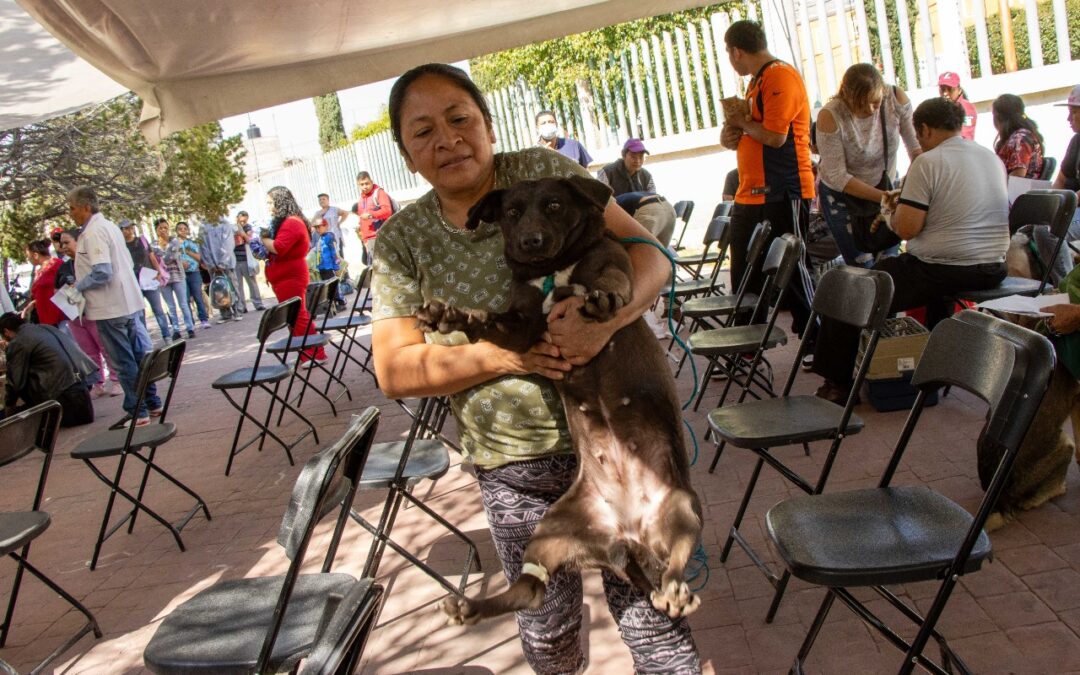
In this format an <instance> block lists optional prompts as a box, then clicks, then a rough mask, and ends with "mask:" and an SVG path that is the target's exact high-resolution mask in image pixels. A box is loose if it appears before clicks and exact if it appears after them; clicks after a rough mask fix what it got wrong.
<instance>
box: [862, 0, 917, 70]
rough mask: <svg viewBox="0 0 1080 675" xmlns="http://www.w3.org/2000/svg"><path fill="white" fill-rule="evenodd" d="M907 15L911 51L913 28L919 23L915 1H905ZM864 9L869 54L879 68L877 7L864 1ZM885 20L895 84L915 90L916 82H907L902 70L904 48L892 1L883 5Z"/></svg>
mask: <svg viewBox="0 0 1080 675" xmlns="http://www.w3.org/2000/svg"><path fill="white" fill-rule="evenodd" d="M906 2H907V4H906V7H907V15H908V27H909V28H911V37H912V50H913V51H914V50H915V49H916V46H915V44H914V36H915V26H916V25H918V21H919V5H918V2H917V0H906ZM864 7H865V8H866V24H867V30H869V32H870V53H871V54H872V55H873V59H874V63H875V64H876V65H877V66H878V67H879V68H880V67H881V65H882V63H883V62H884V61H883V57H882V51H881V37H880V33H879V32H878V30H879V26H880V22H879V21H878V16H877V7H876V6H875V4H874V2H873V0H866V2H865V4H864ZM885 20H886V21H887V23H888V26H889V52H890V53H891V55H892V62H893V70H894V71H895V72H896V83H895V84H897V85H898V86H899V87H900V88H901V89H915V88H917V87H918V83H916V82H908V81H907V73H906V71H905V70H904V47H903V44H902V43H901V42H900V19H899V18H898V17H897V14H896V4H895V2H894V1H893V0H889V1H887V2H886V3H885ZM914 56H915V58H916V60H917V59H918V56H917V53H916V54H915V55H914Z"/></svg>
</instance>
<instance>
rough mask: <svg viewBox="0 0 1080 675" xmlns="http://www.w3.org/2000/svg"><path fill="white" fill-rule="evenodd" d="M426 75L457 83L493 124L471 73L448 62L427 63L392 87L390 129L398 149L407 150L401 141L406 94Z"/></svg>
mask: <svg viewBox="0 0 1080 675" xmlns="http://www.w3.org/2000/svg"><path fill="white" fill-rule="evenodd" d="M424 75H434V76H436V77H441V78H444V79H447V80H450V82H451V83H453V84H455V85H457V87H458V88H459V89H461V90H462V91H464V92H465V93H466V94H468V95H469V98H471V99H472V100H473V103H475V104H476V107H477V108H480V113H481V114H482V115H483V116H484V121H485V122H487V123H488V126H491V124H492V122H491V109H490V108H488V104H487V100H485V99H484V93H483V92H482V91H480V87H477V86H476V83H475V82H473V81H472V80H471V79H469V75H468V74H467V73H466V72H465V71H464V70H462V69H461V68H458V67H457V66H451V65H449V64H446V63H425V64H424V65H422V66H416V67H415V68H413V69H411V70H409V71H408V72H406V73H405V74H404V75H402V76H401V77H399V78H398V79H397V82H395V83H394V86H393V88H391V89H390V104H389V113H390V131H391V132H392V133H393V134H394V142H395V143H397V146H398V150H400V151H401V152H402V153H404V152H405V144H404V143H402V141H401V106H402V104H404V103H405V95H406V94H408V93H409V87H411V86H412V84H413V82H416V81H417V80H418V79H420V78H421V77H423V76H424Z"/></svg>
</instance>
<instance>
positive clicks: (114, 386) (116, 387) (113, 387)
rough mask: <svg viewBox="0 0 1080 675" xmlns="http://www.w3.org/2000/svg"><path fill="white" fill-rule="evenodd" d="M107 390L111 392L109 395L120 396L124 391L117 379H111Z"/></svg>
mask: <svg viewBox="0 0 1080 675" xmlns="http://www.w3.org/2000/svg"><path fill="white" fill-rule="evenodd" d="M105 391H106V392H107V393H108V394H109V396H120V395H121V394H123V393H124V390H123V388H122V387H121V386H120V383H119V382H116V381H115V380H110V381H109V385H108V387H107V388H106V389H105Z"/></svg>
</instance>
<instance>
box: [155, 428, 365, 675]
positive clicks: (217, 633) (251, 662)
mask: <svg viewBox="0 0 1080 675" xmlns="http://www.w3.org/2000/svg"><path fill="white" fill-rule="evenodd" d="M378 419H379V411H378V409H376V408H373V407H372V408H368V409H367V410H365V411H363V412H362V413H360V414H359V415H356V416H355V417H354V418H353V421H352V423H351V424H350V425H349V429H348V430H347V431H346V432H345V434H344V436H342V437H341V439H340V440H338V441H337V442H336V443H335V444H334V445H332V446H331V447H329V448H326V449H325V450H322V451H321V452H319V453H317V454H315V455H314V456H313V457H312V458H311V459H309V460H308V461H307V463H306V464H305V465H304V468H303V470H302V471H301V472H300V476H299V477H298V478H297V480H296V484H295V486H294V487H293V492H292V499H290V501H289V506H288V508H287V509H286V511H285V517H284V518H283V519H282V522H281V530H280V531H279V533H278V538H277V541H278V544H279V545H280V546H281V547H282V548H283V549H284V552H285V555H286V557H288V559H289V561H290V562H289V568H288V571H286V573H285V574H284V575H282V576H275V577H260V578H253V579H233V580H229V581H221V582H218V583H216V584H214V585H213V586H211V587H209V588H207V589H206V590H203V591H200V592H199V593H198V594H196V595H195V597H193V598H191V599H190V600H188V601H187V602H185V603H183V604H182V605H180V606H179V607H177V608H176V609H174V610H173V611H172V612H171V613H170V614H169V615H168V616H166V617H165V618H164V619H163V620H162V622H161V624H160V625H159V626H158V628H157V631H156V632H155V633H154V637H153V638H151V640H150V642H149V644H147V645H146V649H145V650H144V651H143V661H144V663H145V664H146V667H147V668H149V669H150V670H151V671H153V672H155V673H177V674H180V673H182V674H184V675H190V674H191V673H260V674H261V673H279V672H289V671H292V672H295V671H296V669H297V666H298V664H299V662H300V660H301V659H304V660H305V662H304V664H303V668H302V669H301V670H300V672H301V673H312V674H314V673H352V672H353V671H354V670H355V669H356V668H357V666H358V664H359V661H360V656H361V654H362V652H363V649H364V644H365V642H366V641H367V637H368V635H369V634H370V633H371V630H372V629H373V628H374V625H375V622H376V620H377V618H378V615H379V611H380V608H381V606H382V600H383V588H382V587H381V586H380V585H379V584H377V583H375V581H374V580H373V579H371V578H368V577H364V578H361V579H359V580H358V579H356V578H354V577H353V576H351V575H348V574H342V573H331V571H330V570H331V567H332V566H333V563H334V558H335V555H336V553H337V548H338V544H339V543H340V541H341V535H342V532H343V531H344V529H345V523H346V521H347V520H348V517H347V516H348V513H349V509H350V508H352V503H353V499H354V497H355V496H356V489H357V484H358V482H359V479H360V472H361V471H362V470H363V466H364V463H365V462H366V460H367V454H368V451H369V450H370V448H371V442H372V440H373V439H374V438H375V430H376V427H377V426H378ZM334 512H336V513H337V515H336V518H335V520H336V523H335V526H334V530H333V534H332V535H331V537H330V541H329V545H328V547H327V551H326V556H325V557H324V559H323V564H322V571H321V573H315V574H301V573H300V570H301V569H302V567H303V565H304V561H305V558H306V557H307V553H308V548H309V545H310V543H311V539H312V536H313V534H314V532H315V527H316V525H318V524H319V522H320V521H322V520H323V519H324V518H325V517H326V516H327V515H329V514H331V513H334Z"/></svg>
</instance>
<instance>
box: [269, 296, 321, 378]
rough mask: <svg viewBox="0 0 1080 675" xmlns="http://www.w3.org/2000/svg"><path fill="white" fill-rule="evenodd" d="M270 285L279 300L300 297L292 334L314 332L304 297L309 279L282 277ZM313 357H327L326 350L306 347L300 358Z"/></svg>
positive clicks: (309, 333) (299, 334)
mask: <svg viewBox="0 0 1080 675" xmlns="http://www.w3.org/2000/svg"><path fill="white" fill-rule="evenodd" d="M270 287H271V288H272V289H274V295H275V296H277V300H278V302H285V301H286V300H291V299H292V298H300V313H299V314H298V315H297V317H296V325H295V326H294V327H293V333H292V334H293V335H295V336H298V337H299V336H301V335H304V334H307V335H311V334H313V333H314V332H315V326H314V325H313V324H312V321H311V315H310V314H308V310H307V301H306V300H305V298H304V296H305V295H306V292H305V291H306V290H307V279H306V278H303V277H296V278H286V279H281V280H279V281H277V282H276V283H273V284H271V285H270ZM312 357H314V358H316V359H319V360H320V361H321V360H323V359H325V358H326V350H324V349H323V348H322V347H319V348H318V349H314V350H312V349H306V350H304V353H303V354H301V355H300V360H302V361H306V360H308V359H310V358H312Z"/></svg>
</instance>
